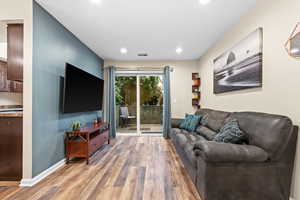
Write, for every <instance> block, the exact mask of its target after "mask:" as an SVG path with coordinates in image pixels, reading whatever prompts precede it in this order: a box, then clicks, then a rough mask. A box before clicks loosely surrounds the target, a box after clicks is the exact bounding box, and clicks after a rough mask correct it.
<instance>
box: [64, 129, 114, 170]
mask: <svg viewBox="0 0 300 200" xmlns="http://www.w3.org/2000/svg"><path fill="white" fill-rule="evenodd" d="M106 142H107V143H108V144H109V142H110V141H109V124H108V123H98V124H89V125H87V126H85V127H83V128H82V129H81V130H78V131H68V132H66V161H67V163H69V161H70V158H73V157H76V158H85V159H86V164H89V158H90V157H91V156H92V155H93V154H94V153H95V152H96V151H97V150H98V149H99V148H100V147H101V146H102V145H103V144H104V143H106Z"/></svg>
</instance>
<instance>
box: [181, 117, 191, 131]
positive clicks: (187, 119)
mask: <svg viewBox="0 0 300 200" xmlns="http://www.w3.org/2000/svg"><path fill="white" fill-rule="evenodd" d="M192 117H193V116H192V115H189V114H185V119H184V120H183V121H182V122H181V124H180V126H179V128H181V129H185V130H187V128H188V126H189V123H190V120H191V118H192Z"/></svg>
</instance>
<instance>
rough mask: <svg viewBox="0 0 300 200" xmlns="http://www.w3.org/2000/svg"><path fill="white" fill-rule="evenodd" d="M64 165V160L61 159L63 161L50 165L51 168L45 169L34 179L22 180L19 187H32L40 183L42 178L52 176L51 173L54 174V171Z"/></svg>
mask: <svg viewBox="0 0 300 200" xmlns="http://www.w3.org/2000/svg"><path fill="white" fill-rule="evenodd" d="M65 163H66V159H63V160H61V161H59V162H58V163H56V164H54V165H52V166H51V167H49V168H48V169H46V170H45V171H43V172H42V173H40V174H39V175H37V176H35V177H34V178H30V179H22V180H21V183H20V187H32V186H34V185H35V184H37V183H38V182H40V181H41V180H43V179H44V178H46V177H47V176H49V175H50V174H52V173H53V172H55V171H56V170H58V169H59V168H61V167H62V166H64V165H65Z"/></svg>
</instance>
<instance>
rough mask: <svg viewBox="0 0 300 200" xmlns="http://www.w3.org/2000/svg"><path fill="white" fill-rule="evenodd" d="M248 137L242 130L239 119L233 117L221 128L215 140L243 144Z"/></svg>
mask: <svg viewBox="0 0 300 200" xmlns="http://www.w3.org/2000/svg"><path fill="white" fill-rule="evenodd" d="M246 139H247V138H246V135H245V134H244V133H243V131H241V129H240V127H239V124H238V121H237V120H236V119H231V120H229V121H227V123H226V124H225V125H224V126H223V127H222V128H221V129H220V132H219V133H218V134H217V135H216V136H215V137H214V139H213V141H215V142H224V143H232V144H242V143H244V142H245V141H246Z"/></svg>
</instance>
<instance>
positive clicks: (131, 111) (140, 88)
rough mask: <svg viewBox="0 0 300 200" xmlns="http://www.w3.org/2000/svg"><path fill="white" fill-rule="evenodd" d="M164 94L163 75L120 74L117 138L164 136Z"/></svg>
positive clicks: (116, 87)
mask: <svg viewBox="0 0 300 200" xmlns="http://www.w3.org/2000/svg"><path fill="white" fill-rule="evenodd" d="M163 92H164V91H163V76H162V74H157V73H155V74H153V73H147V74H145V73H144V74H133V73H124V72H121V73H117V76H116V81H115V94H116V125H117V135H133V136H141V135H151V136H153V135H156V136H161V135H162V129H163V120H162V119H163Z"/></svg>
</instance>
